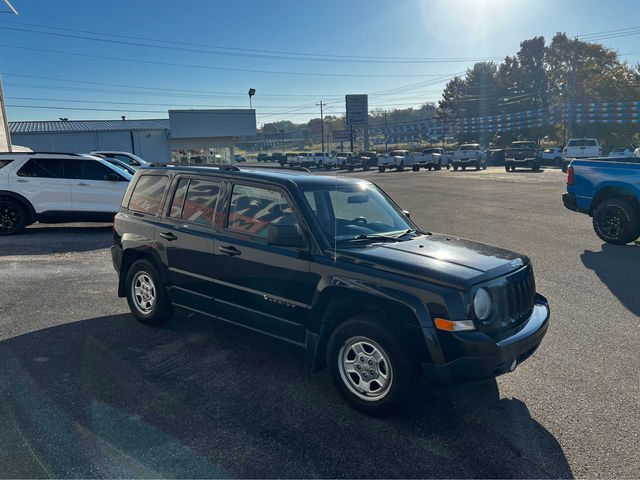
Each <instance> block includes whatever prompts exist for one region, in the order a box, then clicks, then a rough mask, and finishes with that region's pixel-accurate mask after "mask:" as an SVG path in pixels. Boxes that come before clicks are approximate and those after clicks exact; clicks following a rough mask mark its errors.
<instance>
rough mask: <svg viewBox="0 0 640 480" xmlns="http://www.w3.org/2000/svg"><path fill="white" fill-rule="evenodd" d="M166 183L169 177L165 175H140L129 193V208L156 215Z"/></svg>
mask: <svg viewBox="0 0 640 480" xmlns="http://www.w3.org/2000/svg"><path fill="white" fill-rule="evenodd" d="M168 184H169V177H167V176H165V175H142V176H141V177H140V178H139V179H138V182H137V183H136V186H135V187H134V190H133V193H132V194H131V199H130V200H129V210H132V211H134V212H139V213H147V214H149V215H157V214H158V212H159V211H160V204H161V203H162V197H163V196H164V192H165V190H166V189H167V185H168Z"/></svg>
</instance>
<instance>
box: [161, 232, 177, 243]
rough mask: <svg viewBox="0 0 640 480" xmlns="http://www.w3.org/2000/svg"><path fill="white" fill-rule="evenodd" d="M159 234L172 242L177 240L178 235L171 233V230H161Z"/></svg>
mask: <svg viewBox="0 0 640 480" xmlns="http://www.w3.org/2000/svg"><path fill="white" fill-rule="evenodd" d="M160 236H161V237H162V238H164V239H165V240H167V241H169V242H173V241H174V240H177V239H178V237H176V236H175V235H174V234H173V233H171V232H163V233H161V234H160Z"/></svg>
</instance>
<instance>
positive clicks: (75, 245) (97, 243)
mask: <svg viewBox="0 0 640 480" xmlns="http://www.w3.org/2000/svg"><path fill="white" fill-rule="evenodd" d="M111 230H112V227H111V225H108V226H104V225H101V226H90V227H58V226H56V227H49V226H33V227H29V228H27V229H25V230H24V232H23V233H21V234H19V235H12V236H6V237H4V236H3V237H0V257H3V256H7V255H50V254H56V253H68V252H88V251H93V250H100V249H103V248H108V247H110V246H111V244H112V242H113V237H112V235H111Z"/></svg>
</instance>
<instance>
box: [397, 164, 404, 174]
mask: <svg viewBox="0 0 640 480" xmlns="http://www.w3.org/2000/svg"><path fill="white" fill-rule="evenodd" d="M396 171H398V172H404V162H402V163H401V164H400V165H398V167H397V168H396Z"/></svg>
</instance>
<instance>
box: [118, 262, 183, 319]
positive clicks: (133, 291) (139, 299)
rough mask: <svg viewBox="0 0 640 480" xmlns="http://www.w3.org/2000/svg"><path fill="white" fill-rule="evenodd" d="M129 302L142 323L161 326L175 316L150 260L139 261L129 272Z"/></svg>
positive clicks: (127, 286) (134, 314)
mask: <svg viewBox="0 0 640 480" xmlns="http://www.w3.org/2000/svg"><path fill="white" fill-rule="evenodd" d="M126 288H127V302H128V303H129V308H130V309H131V313H132V314H133V316H134V317H135V318H136V320H138V321H139V322H141V323H145V324H147V325H160V324H162V323H164V322H166V321H167V320H168V319H170V318H171V317H172V316H173V307H172V306H171V303H170V302H169V298H168V296H167V292H166V290H165V288H164V285H163V284H162V280H161V278H160V275H159V274H158V271H157V270H156V268H155V267H154V266H153V265H152V264H151V262H149V261H148V260H137V261H136V262H134V263H133V265H131V267H130V268H129V271H128V272H127V282H126Z"/></svg>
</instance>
